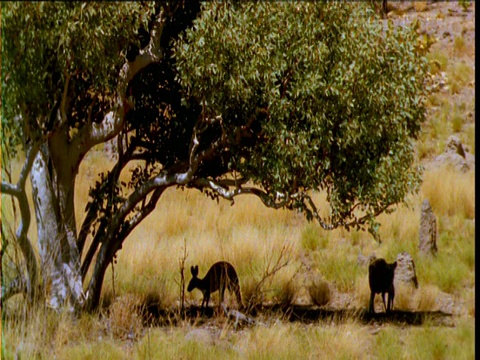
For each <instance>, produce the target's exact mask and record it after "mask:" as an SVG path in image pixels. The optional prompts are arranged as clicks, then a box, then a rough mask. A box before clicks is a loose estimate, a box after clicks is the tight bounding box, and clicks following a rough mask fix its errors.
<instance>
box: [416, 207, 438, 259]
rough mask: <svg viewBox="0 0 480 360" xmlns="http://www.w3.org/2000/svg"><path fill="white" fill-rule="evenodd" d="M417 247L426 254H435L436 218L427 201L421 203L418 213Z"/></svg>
mask: <svg viewBox="0 0 480 360" xmlns="http://www.w3.org/2000/svg"><path fill="white" fill-rule="evenodd" d="M418 247H419V249H420V251H421V252H423V253H426V254H435V253H436V252H437V218H436V217H435V214H434V213H433V210H432V207H431V206H430V203H429V202H428V200H427V199H425V200H424V201H423V203H422V208H421V213H420V231H419V240H418Z"/></svg>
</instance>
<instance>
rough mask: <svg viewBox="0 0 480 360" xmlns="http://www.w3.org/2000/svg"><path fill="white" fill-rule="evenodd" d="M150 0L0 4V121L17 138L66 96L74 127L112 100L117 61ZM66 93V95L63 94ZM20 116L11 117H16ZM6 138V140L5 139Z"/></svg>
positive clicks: (30, 132)
mask: <svg viewBox="0 0 480 360" xmlns="http://www.w3.org/2000/svg"><path fill="white" fill-rule="evenodd" d="M151 11H152V5H148V6H145V5H142V4H141V3H113V2H105V3H99V2H83V3H81V2H69V3H63V2H8V3H2V54H3V56H2V60H3V63H2V72H3V76H2V97H3V98H2V104H3V110H4V111H3V116H2V126H3V127H4V129H5V130H6V131H7V132H8V133H9V134H12V135H14V137H16V138H19V137H20V136H23V137H24V141H27V138H29V137H38V136H39V134H38V133H37V134H35V132H37V131H38V130H40V129H42V130H48V127H51V126H52V124H51V119H50V116H51V113H52V110H53V109H54V107H55V106H58V104H57V102H59V101H61V98H62V96H63V95H68V96H69V98H71V102H70V103H69V104H67V110H68V111H67V116H68V121H69V125H70V126H71V127H77V128H78V127H80V126H81V123H82V122H84V121H85V120H86V118H87V114H88V113H91V114H93V116H92V119H93V121H96V120H98V119H96V118H95V116H96V115H97V114H98V115H100V114H101V113H102V110H104V109H105V108H106V107H107V106H108V105H109V104H110V102H111V99H112V97H113V94H114V93H115V90H116V86H117V78H118V73H119V69H120V66H121V65H122V64H123V63H124V62H125V52H126V49H127V47H128V45H129V44H131V43H136V42H138V36H136V33H137V31H138V29H139V28H140V27H141V26H145V27H146V26H147V21H148V17H149V14H150V13H151ZM63 97H64V98H65V96H63ZM19 115H20V116H21V117H22V121H21V122H20V121H15V120H14V117H15V116H19ZM2 141H3V140H2Z"/></svg>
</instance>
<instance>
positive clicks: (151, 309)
mask: <svg viewBox="0 0 480 360" xmlns="http://www.w3.org/2000/svg"><path fill="white" fill-rule="evenodd" d="M222 316H223V314H218V313H216V308H213V307H208V308H206V309H205V311H204V312H203V314H202V311H201V309H200V307H199V306H191V307H188V308H186V309H185V314H184V317H182V316H180V315H179V311H178V310H177V309H169V310H165V309H159V308H158V307H156V306H155V305H150V306H148V307H147V309H146V311H145V313H144V320H145V322H146V323H147V324H149V325H153V326H171V325H176V324H177V323H178V322H179V320H186V321H190V322H191V323H195V324H197V325H202V324H204V323H208V322H210V321H213V320H215V319H216V318H217V317H222ZM248 317H249V318H250V319H252V320H253V323H263V322H265V319H268V318H270V319H272V318H273V319H281V320H283V321H290V322H298V323H302V324H312V323H322V322H325V323H328V324H331V323H335V324H339V323H344V322H349V321H350V322H351V321H357V322H359V323H362V324H365V325H366V324H376V325H381V324H394V325H414V326H418V325H423V324H425V323H428V324H430V325H435V326H454V321H455V316H453V315H452V314H449V313H445V312H443V311H400V310H393V311H391V312H390V313H385V312H379V313H375V314H371V313H369V312H368V311H367V310H366V309H331V308H320V307H317V306H310V305H293V306H288V307H282V306H279V305H271V306H261V307H257V308H256V309H254V310H253V311H250V312H249V313H248ZM234 321H235V320H232V322H234ZM240 322H241V321H240Z"/></svg>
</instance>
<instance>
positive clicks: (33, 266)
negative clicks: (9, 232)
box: [2, 143, 40, 300]
mask: <svg viewBox="0 0 480 360" xmlns="http://www.w3.org/2000/svg"><path fill="white" fill-rule="evenodd" d="M39 148H40V144H39V143H35V144H34V145H32V146H31V147H29V148H28V149H27V158H26V160H25V163H24V164H23V167H22V170H21V172H20V178H19V180H18V182H17V184H16V185H12V184H9V183H5V182H3V181H2V193H5V194H9V195H12V196H15V197H16V198H17V200H18V204H19V206H20V213H21V217H22V218H21V221H20V225H19V226H18V229H17V231H16V234H15V235H16V238H17V241H18V244H19V246H20V249H21V250H22V253H23V256H24V257H25V261H26V263H27V278H26V279H25V282H24V284H25V287H26V290H27V294H28V298H29V299H30V300H33V298H34V296H35V289H36V279H37V260H36V258H35V252H34V250H33V247H32V244H31V242H30V240H29V239H28V236H27V233H28V229H29V227H30V222H31V214H30V206H29V204H28V199H27V193H26V191H25V183H26V180H27V177H28V174H29V172H30V170H31V168H32V165H33V161H34V159H35V157H36V155H37V153H38V150H39ZM12 289H19V287H18V286H17V287H12ZM2 299H3V289H2Z"/></svg>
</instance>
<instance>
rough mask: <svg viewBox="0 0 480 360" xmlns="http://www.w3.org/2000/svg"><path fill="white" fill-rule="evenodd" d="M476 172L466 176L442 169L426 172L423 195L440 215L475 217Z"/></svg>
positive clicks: (468, 173)
mask: <svg viewBox="0 0 480 360" xmlns="http://www.w3.org/2000/svg"><path fill="white" fill-rule="evenodd" d="M474 194H475V172H474V171H469V172H467V173H465V174H462V173H458V172H455V171H452V169H449V168H448V167H442V168H439V169H434V170H432V171H429V172H426V173H425V175H424V180H423V185H422V195H423V197H424V198H425V199H428V201H429V202H430V205H431V206H432V209H433V211H434V212H435V213H436V214H438V215H446V216H452V217H455V216H460V217H461V218H464V219H473V218H474V217H475V196H474Z"/></svg>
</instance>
